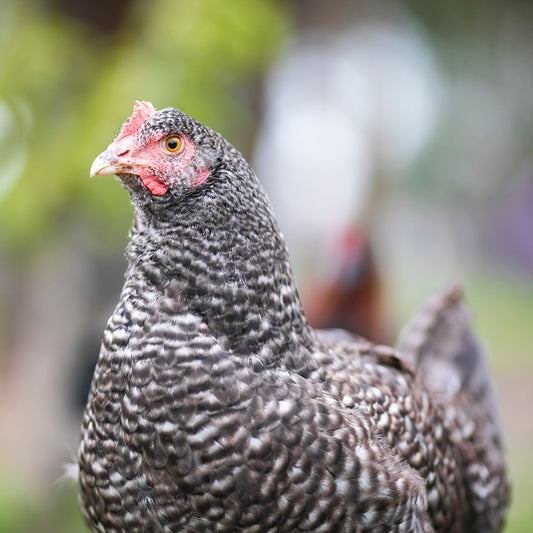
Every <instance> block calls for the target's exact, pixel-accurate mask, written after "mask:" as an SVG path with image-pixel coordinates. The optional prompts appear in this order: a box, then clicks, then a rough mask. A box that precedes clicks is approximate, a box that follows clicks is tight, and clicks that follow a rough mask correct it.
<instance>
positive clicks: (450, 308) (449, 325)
mask: <svg viewBox="0 0 533 533" xmlns="http://www.w3.org/2000/svg"><path fill="white" fill-rule="evenodd" d="M398 349H399V351H400V352H401V353H402V354H403V355H404V356H405V357H406V358H407V359H409V360H410V362H411V363H412V364H413V365H414V366H415V367H416V368H417V369H418V370H419V371H420V373H421V375H422V376H423V379H424V382H425V384H426V386H427V387H428V388H430V389H432V390H435V391H438V392H441V393H445V394H450V395H455V394H457V393H459V392H467V393H469V394H470V395H471V396H473V397H474V398H475V399H476V400H477V401H478V402H479V404H481V405H483V406H484V407H485V409H487V411H488V413H489V415H490V418H492V421H494V422H496V421H497V418H498V416H497V409H496V401H495V397H494V393H493V391H492V386H491V382H490V375H489V369H488V366H487V358H486V356H485V352H484V349H483V347H482V346H481V344H480V342H479V341H478V339H477V338H476V337H475V335H474V334H473V332H472V330H471V316H470V312H469V311H468V309H467V308H466V306H465V305H464V304H463V291H462V288H461V287H460V286H459V285H451V286H449V287H446V288H444V289H443V290H441V291H439V292H437V293H435V294H433V295H432V296H431V297H430V298H429V299H428V300H427V301H426V302H425V303H424V304H423V305H422V306H421V307H420V309H419V310H418V311H416V312H415V314H414V316H413V317H412V318H411V320H410V321H409V322H408V323H407V325H406V326H405V327H404V328H403V329H402V331H401V333H400V337H399V341H398Z"/></svg>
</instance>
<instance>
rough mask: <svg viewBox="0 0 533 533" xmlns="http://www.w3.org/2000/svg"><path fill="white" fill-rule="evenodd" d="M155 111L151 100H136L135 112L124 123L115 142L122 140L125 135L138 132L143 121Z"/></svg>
mask: <svg viewBox="0 0 533 533" xmlns="http://www.w3.org/2000/svg"><path fill="white" fill-rule="evenodd" d="M154 113H155V109H154V106H153V105H152V104H151V103H150V102H139V101H138V100H137V101H136V102H135V105H134V106H133V113H132V114H131V117H130V118H129V119H128V121H127V122H125V123H124V125H123V126H122V129H121V130H120V133H119V134H118V137H117V138H116V139H115V142H117V141H119V140H122V139H123V138H124V137H127V136H129V135H133V134H134V133H137V131H138V130H139V128H140V127H141V125H142V123H143V122H144V121H145V120H146V119H147V118H149V117H151V116H152V115H153V114H154Z"/></svg>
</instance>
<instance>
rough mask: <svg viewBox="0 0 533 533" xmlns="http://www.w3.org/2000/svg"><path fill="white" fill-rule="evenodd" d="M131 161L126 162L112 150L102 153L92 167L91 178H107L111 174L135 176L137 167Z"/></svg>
mask: <svg viewBox="0 0 533 533" xmlns="http://www.w3.org/2000/svg"><path fill="white" fill-rule="evenodd" d="M136 166H137V165H135V164H132V162H131V161H125V160H124V159H122V158H121V157H119V156H117V155H116V154H115V153H114V152H113V151H112V150H109V149H107V150H105V152H102V153H101V154H100V155H99V156H98V157H97V158H96V159H95V160H94V161H93V164H92V165H91V170H90V174H89V175H90V177H91V178H94V176H106V175H110V174H134V173H135V172H134V170H135V167H136Z"/></svg>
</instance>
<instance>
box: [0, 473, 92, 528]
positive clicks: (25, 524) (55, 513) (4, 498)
mask: <svg viewBox="0 0 533 533" xmlns="http://www.w3.org/2000/svg"><path fill="white" fill-rule="evenodd" d="M0 531H1V532H2V533H88V531H89V530H88V529H87V526H86V525H85V524H84V522H83V519H82V516H81V513H80V509H79V505H78V496H77V488H76V487H72V486H64V487H59V486H54V487H52V488H51V489H50V490H49V491H47V494H46V495H45V494H43V493H42V490H40V491H37V490H32V489H28V488H27V487H26V488H24V487H20V486H16V484H14V482H13V480H7V479H3V480H2V482H1V484H0Z"/></svg>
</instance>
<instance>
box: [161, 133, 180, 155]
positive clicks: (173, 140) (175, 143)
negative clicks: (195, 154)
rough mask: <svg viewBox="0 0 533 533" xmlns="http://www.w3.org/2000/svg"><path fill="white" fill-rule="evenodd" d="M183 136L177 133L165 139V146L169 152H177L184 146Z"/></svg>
mask: <svg viewBox="0 0 533 533" xmlns="http://www.w3.org/2000/svg"><path fill="white" fill-rule="evenodd" d="M182 144H183V143H182V141H181V138H180V137H178V136H177V135H172V137H167V138H166V139H165V148H166V149H167V150H168V151H169V152H177V151H178V150H179V149H180V148H181V146H182Z"/></svg>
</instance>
